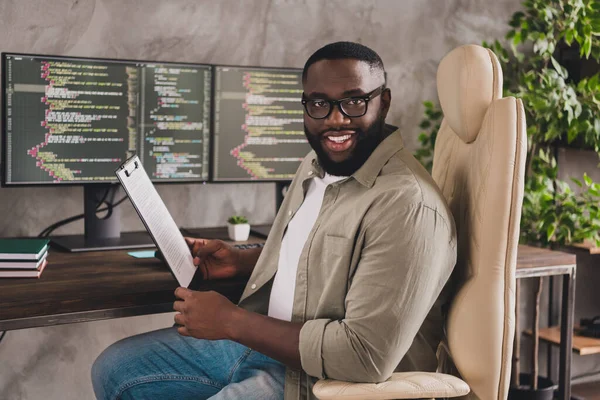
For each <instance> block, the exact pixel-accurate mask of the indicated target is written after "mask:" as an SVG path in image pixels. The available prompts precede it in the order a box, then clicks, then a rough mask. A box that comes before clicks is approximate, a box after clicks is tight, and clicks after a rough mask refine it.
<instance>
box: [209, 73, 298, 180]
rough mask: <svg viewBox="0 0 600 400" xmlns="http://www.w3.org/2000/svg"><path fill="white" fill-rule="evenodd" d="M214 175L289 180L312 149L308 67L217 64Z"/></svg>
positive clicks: (233, 177)
mask: <svg viewBox="0 0 600 400" xmlns="http://www.w3.org/2000/svg"><path fill="white" fill-rule="evenodd" d="M214 75H215V76H214V85H215V86H214V114H213V118H214V121H213V123H214V134H213V140H212V146H213V159H212V180H213V181H214V182H250V181H252V182H257V181H258V182H261V181H262V182H289V181H291V180H292V178H293V176H294V174H295V172H296V170H297V169H298V166H299V165H300V162H301V161H302V159H303V158H304V157H305V156H306V155H307V154H308V152H309V151H310V145H309V144H308V141H307V140H306V136H305V135H304V122H303V108H302V103H301V98H302V70H301V69H287V68H267V67H240V66H215V71H214Z"/></svg>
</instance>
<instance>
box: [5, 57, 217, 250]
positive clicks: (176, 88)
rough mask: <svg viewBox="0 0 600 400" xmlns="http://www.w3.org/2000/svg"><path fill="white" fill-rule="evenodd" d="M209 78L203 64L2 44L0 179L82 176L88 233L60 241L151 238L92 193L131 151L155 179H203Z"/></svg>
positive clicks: (96, 245)
mask: <svg viewBox="0 0 600 400" xmlns="http://www.w3.org/2000/svg"><path fill="white" fill-rule="evenodd" d="M211 79H212V67H211V66H210V65H204V64H183V63H170V62H146V61H143V62H142V61H129V60H110V59H92V58H76V57H59V56H47V55H31V54H13V53H2V88H3V90H2V96H3V102H2V104H3V110H2V111H3V118H2V121H3V134H2V148H3V157H2V160H3V163H2V166H3V173H2V185H3V186H34V185H35V186H44V185H73V184H77V185H84V210H85V214H86V215H85V235H83V236H75V237H68V238H69V239H72V240H70V242H69V243H64V242H63V241H62V239H63V238H54V240H53V241H54V242H55V243H56V244H58V245H59V246H60V247H65V248H67V249H69V250H71V251H78V250H90V249H114V248H133V247H147V246H151V245H152V241H151V240H150V238H149V236H148V235H146V234H144V235H141V236H140V237H137V236H136V235H133V234H122V235H121V233H120V215H119V210H118V209H116V208H115V209H112V210H111V211H112V215H111V216H110V218H107V219H98V218H97V217H96V208H97V205H98V201H99V199H101V198H102V197H106V196H105V194H106V191H107V190H109V189H110V188H111V187H118V186H117V185H116V184H117V183H118V180H117V179H116V176H115V170H116V169H117V168H118V167H119V166H120V164H121V163H122V162H124V161H125V160H126V159H127V158H129V157H131V156H132V155H134V154H137V155H139V157H140V159H141V160H142V163H143V164H144V168H145V169H146V170H147V171H148V174H149V175H150V177H151V179H152V180H153V181H154V182H156V183H158V182H206V181H207V180H208V178H209V151H210V126H211V119H210V115H211V112H210V111H211V99H212V96H211Z"/></svg>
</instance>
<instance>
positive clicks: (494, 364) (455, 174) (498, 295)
mask: <svg viewBox="0 0 600 400" xmlns="http://www.w3.org/2000/svg"><path fill="white" fill-rule="evenodd" d="M437 88H438V96H439V99H440V104H441V106H442V110H443V112H444V119H443V121H442V124H441V128H440V131H439V132H438V136H437V139H436V145H435V151H434V157H433V172H432V175H433V178H434V179H435V181H436V183H437V184H438V185H439V187H440V189H441V190H442V192H443V194H444V197H445V198H446V200H447V201H448V204H449V206H450V209H451V210H452V213H453V215H454V219H455V222H456V228H457V234H458V259H457V265H456V269H455V274H454V276H453V278H452V280H453V281H455V282H456V283H458V285H457V289H456V291H455V293H454V297H453V299H452V302H451V304H450V308H449V312H448V319H447V324H446V334H447V340H448V342H447V348H448V349H449V352H450V355H449V356H450V359H451V364H453V365H454V366H455V367H456V370H457V371H458V373H459V374H460V377H461V378H462V379H464V380H465V381H466V382H467V383H468V384H469V386H470V387H471V393H470V394H469V395H468V396H467V398H469V399H480V400H492V399H494V400H495V399H498V400H500V399H502V400H504V399H506V397H507V394H508V387H509V383H510V371H511V356H512V346H513V339H514V328H515V323H514V322H515V268H516V258H517V248H518V238H519V221H520V218H521V205H522V200H523V186H524V175H525V157H526V145H527V143H526V142H527V136H526V127H525V113H524V110H523V105H522V103H521V101H520V100H518V99H515V98H514V97H506V98H502V70H501V67H500V64H499V62H498V59H497V58H496V56H495V54H494V53H493V52H492V51H490V50H488V49H485V48H483V47H481V46H476V45H466V46H461V47H458V48H456V49H454V50H452V51H451V52H450V53H448V54H447V55H446V56H445V57H444V59H443V60H442V61H441V63H440V65H439V67H438V72H437ZM446 356H448V355H447V353H446ZM440 363H442V362H441V361H440ZM442 372H443V368H442Z"/></svg>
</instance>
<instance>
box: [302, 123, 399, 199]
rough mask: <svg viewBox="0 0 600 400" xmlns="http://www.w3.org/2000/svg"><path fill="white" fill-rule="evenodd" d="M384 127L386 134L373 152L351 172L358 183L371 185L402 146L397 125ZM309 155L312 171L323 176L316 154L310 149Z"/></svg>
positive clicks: (323, 172)
mask: <svg viewBox="0 0 600 400" xmlns="http://www.w3.org/2000/svg"><path fill="white" fill-rule="evenodd" d="M384 129H385V131H386V133H387V134H388V136H387V137H386V138H385V139H384V140H383V141H382V142H381V143H380V144H379V146H377V148H376V149H375V151H373V154H371V156H370V157H369V158H368V159H367V161H365V163H364V164H363V165H362V167H360V168H359V169H358V170H357V171H356V172H354V174H352V177H353V178H354V179H356V181H357V182H358V183H360V184H361V185H363V186H366V187H368V188H370V187H372V186H373V184H374V183H375V179H377V176H379V173H380V172H381V170H382V168H383V166H384V165H385V164H386V163H387V162H388V161H389V159H390V158H392V156H393V155H394V154H396V153H397V152H398V151H400V150H402V149H403V148H404V142H403V141H402V136H401V135H400V131H399V130H398V128H397V127H395V126H393V125H388V124H386V125H385V127H384ZM310 157H311V158H312V160H311V169H312V171H313V173H314V174H315V175H316V176H318V177H320V178H323V177H324V176H325V171H324V170H323V167H321V165H320V164H319V161H318V159H317V155H316V154H315V152H314V151H311V153H310Z"/></svg>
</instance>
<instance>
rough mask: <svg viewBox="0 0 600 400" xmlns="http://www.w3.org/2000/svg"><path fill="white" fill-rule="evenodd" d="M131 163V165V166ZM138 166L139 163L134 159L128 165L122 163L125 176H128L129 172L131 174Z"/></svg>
mask: <svg viewBox="0 0 600 400" xmlns="http://www.w3.org/2000/svg"><path fill="white" fill-rule="evenodd" d="M131 164H133V167H132V166H131ZM138 167H139V165H138V162H137V161H134V162H133V163H130V164H129V165H124V166H123V169H124V170H125V176H126V177H128V178H129V177H130V176H131V174H133V171H135V170H136V169H138ZM128 168H129V169H128Z"/></svg>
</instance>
